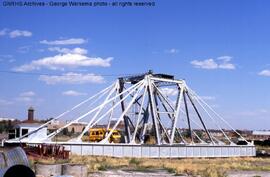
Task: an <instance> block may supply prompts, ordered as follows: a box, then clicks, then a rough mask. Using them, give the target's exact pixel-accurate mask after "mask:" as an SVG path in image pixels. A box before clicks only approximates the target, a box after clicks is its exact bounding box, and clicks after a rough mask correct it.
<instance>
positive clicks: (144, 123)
mask: <svg viewBox="0 0 270 177" xmlns="http://www.w3.org/2000/svg"><path fill="white" fill-rule="evenodd" d="M146 89H147V90H148V88H146ZM149 104H150V103H149V101H148V103H147V107H146V109H145V112H144V115H143V128H142V131H141V134H140V137H141V142H140V143H141V144H143V141H144V138H145V137H144V136H145V132H146V125H147V123H148V119H149V109H150V107H149Z"/></svg>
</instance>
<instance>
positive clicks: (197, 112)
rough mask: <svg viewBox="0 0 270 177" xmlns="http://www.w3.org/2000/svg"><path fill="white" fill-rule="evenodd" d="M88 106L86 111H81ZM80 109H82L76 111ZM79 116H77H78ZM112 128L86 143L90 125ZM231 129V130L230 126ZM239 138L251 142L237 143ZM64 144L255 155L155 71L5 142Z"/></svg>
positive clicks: (172, 153)
mask: <svg viewBox="0 0 270 177" xmlns="http://www.w3.org/2000/svg"><path fill="white" fill-rule="evenodd" d="M81 107H84V111H82V110H80V108H81ZM76 111H77V112H76ZM74 112H75V113H76V114H75V115H76V116H77V117H76V118H75V119H74V118H73V119H72V120H71V121H69V123H67V124H65V125H63V126H62V127H60V128H59V129H57V130H55V131H53V132H51V133H49V134H47V136H46V137H45V138H44V137H43V138H38V139H37V138H35V139H30V138H28V137H29V135H31V134H38V133H39V131H40V130H42V129H43V128H44V127H46V126H48V125H49V124H51V123H52V122H53V121H56V120H59V119H64V120H65V118H66V117H67V116H68V115H69V114H72V113H74ZM73 116H74V115H73ZM82 121H84V122H87V125H86V127H85V128H84V130H83V131H82V132H81V133H80V134H79V135H77V137H75V138H72V139H70V140H68V141H65V142H63V141H57V139H56V138H55V137H57V135H58V134H60V133H61V132H62V131H63V130H64V129H65V128H67V127H69V126H71V125H72V124H75V123H80V122H82ZM101 124H102V125H104V126H105V127H106V129H107V130H108V131H107V133H106V134H105V137H104V139H103V140H102V141H100V142H84V141H82V138H83V137H84V136H85V135H86V134H88V133H89V130H90V129H91V128H94V127H96V126H97V125H101ZM120 126H121V127H122V129H123V137H124V138H123V139H124V140H123V141H122V142H121V143H113V142H112V143H110V142H109V138H110V137H111V135H112V134H113V131H114V130H117V129H119V127H120ZM229 129H230V131H227V130H229ZM232 132H233V135H234V138H238V139H242V140H243V141H245V142H246V145H237V144H236V143H235V140H233V138H232V137H231V136H232ZM18 142H20V143H27V144H29V145H37V144H44V143H45V144H62V145H64V146H65V147H66V148H67V149H69V150H70V151H71V153H75V154H81V155H104V156H115V157H150V158H160V157H165V158H166V157H175V158H179V157H236V156H254V155H255V147H254V145H252V144H251V143H250V142H248V141H246V140H245V138H244V137H242V136H241V135H240V134H239V133H238V132H237V131H236V130H235V129H233V127H232V126H231V125H230V124H229V123H228V122H227V121H226V120H225V119H224V118H223V117H222V116H221V115H220V114H218V113H217V112H216V111H214V109H213V108H212V107H211V106H210V105H209V104H207V103H206V101H205V99H203V98H201V97H200V96H198V95H197V94H196V92H195V91H193V90H192V89H191V88H189V87H188V85H187V84H186V82H185V80H177V79H175V78H174V76H172V75H167V74H154V73H153V72H152V71H149V72H148V73H145V74H142V75H136V76H129V77H120V78H118V79H117V81H115V82H114V83H113V84H111V85H110V86H108V87H107V88H105V89H103V90H101V91H100V92H98V93H97V94H95V95H93V96H91V97H90V98H88V99H86V100H84V101H83V102H81V103H80V104H78V105H76V106H74V107H73V108H71V109H70V110H67V111H65V112H64V113H62V114H60V115H59V116H57V117H55V118H53V119H52V120H50V121H48V122H46V123H45V124H43V125H41V126H40V127H38V128H37V129H36V130H35V131H32V132H29V133H27V134H26V135H24V136H21V137H19V138H15V139H11V140H7V141H6V142H5V143H18Z"/></svg>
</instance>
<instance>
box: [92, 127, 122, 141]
mask: <svg viewBox="0 0 270 177" xmlns="http://www.w3.org/2000/svg"><path fill="white" fill-rule="evenodd" d="M111 130H112V129H108V130H107V132H106V129H105V128H91V129H90V130H89V141H90V142H99V141H101V140H103V139H104V138H105V135H106V133H109V132H110V131H111ZM120 140H121V134H120V132H119V130H113V132H112V135H111V137H110V138H109V141H110V142H114V143H119V142H120Z"/></svg>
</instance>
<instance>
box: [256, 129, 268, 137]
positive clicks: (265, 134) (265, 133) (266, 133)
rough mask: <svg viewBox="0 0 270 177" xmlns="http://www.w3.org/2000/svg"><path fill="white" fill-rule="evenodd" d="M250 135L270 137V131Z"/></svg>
mask: <svg viewBox="0 0 270 177" xmlns="http://www.w3.org/2000/svg"><path fill="white" fill-rule="evenodd" d="M252 135H264V136H270V131H258V130H256V131H253V132H252Z"/></svg>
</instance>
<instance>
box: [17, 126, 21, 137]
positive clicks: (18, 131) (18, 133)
mask: <svg viewBox="0 0 270 177" xmlns="http://www.w3.org/2000/svg"><path fill="white" fill-rule="evenodd" d="M20 134H21V133H20V128H16V138H18V137H20Z"/></svg>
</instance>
